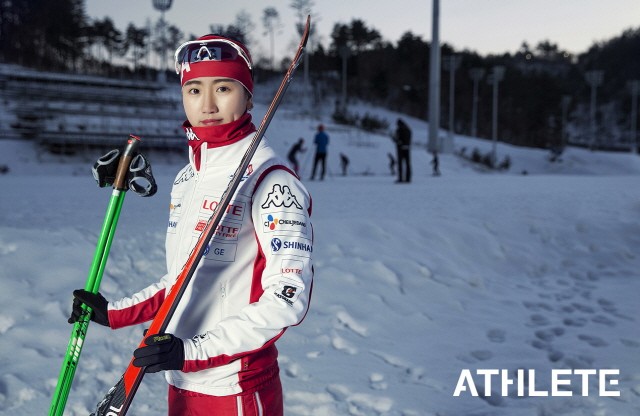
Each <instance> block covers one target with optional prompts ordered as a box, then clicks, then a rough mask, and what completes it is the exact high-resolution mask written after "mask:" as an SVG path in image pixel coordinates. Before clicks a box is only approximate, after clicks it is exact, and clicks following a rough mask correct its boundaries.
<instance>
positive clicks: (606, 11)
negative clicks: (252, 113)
mask: <svg viewBox="0 0 640 416" xmlns="http://www.w3.org/2000/svg"><path fill="white" fill-rule="evenodd" d="M290 4H291V0H271V1H266V2H262V1H260V2H258V1H255V0H235V1H233V2H221V1H212V0H174V1H173V3H172V5H171V8H170V9H169V10H168V11H167V12H166V19H167V20H168V21H169V22H170V23H172V24H174V25H176V26H178V27H179V28H180V29H181V30H182V31H183V32H184V33H185V35H186V36H188V35H189V34H195V35H198V36H199V35H202V34H205V33H209V25H210V24H223V25H225V26H226V25H228V24H231V23H233V21H234V20H235V17H236V15H237V14H238V12H240V11H241V10H245V11H247V12H248V13H249V14H250V16H251V19H252V21H253V22H254V23H255V26H256V28H255V30H254V31H253V33H251V34H250V36H251V37H252V38H253V39H254V43H253V44H252V45H251V47H252V50H253V54H254V55H256V54H257V53H256V51H255V49H256V45H262V46H263V47H264V49H265V53H264V55H265V56H266V55H268V51H266V49H267V48H268V43H267V42H266V41H265V39H266V36H265V35H264V28H263V26H262V22H261V20H262V13H263V10H264V9H265V8H266V7H275V8H276V10H278V12H279V14H280V18H281V20H282V26H283V28H282V31H281V32H280V33H279V34H278V35H277V36H276V40H275V43H276V46H275V50H276V52H275V53H276V56H280V57H282V56H286V55H287V52H288V51H289V50H291V48H292V47H293V45H294V42H297V39H296V37H297V36H296V35H295V31H294V23H295V21H296V17H295V11H294V10H293V9H292V8H291V7H290ZM313 4H314V5H313V7H312V21H313V23H314V24H315V25H316V31H317V33H318V34H319V36H320V38H319V39H320V42H321V43H322V44H323V45H325V46H327V45H328V44H329V42H330V35H331V31H332V29H333V26H334V25H335V24H336V23H344V24H348V23H350V22H351V21H352V19H362V20H363V21H364V22H365V24H366V25H367V27H369V28H374V29H376V30H378V32H380V33H381V35H382V37H383V38H384V39H385V40H388V41H391V42H396V41H397V40H398V39H400V37H401V36H402V34H404V33H405V32H407V31H411V32H412V33H413V34H415V35H420V36H421V37H422V38H423V39H424V40H427V41H429V40H430V39H431V19H432V13H431V8H432V1H428V0H402V1H398V2H394V3H392V2H389V1H388V0H350V1H343V0H341V1H336V0H323V1H320V0H316V1H315V2H314V3H313ZM392 4H397V6H396V7H392V6H391V5H392ZM86 12H87V14H88V15H89V17H91V18H103V17H105V16H110V17H111V18H112V19H113V20H114V22H115V23H116V26H117V27H118V28H120V29H121V30H124V29H125V28H126V26H127V25H128V23H129V22H133V23H135V24H136V25H137V26H142V25H145V24H146V21H147V19H149V18H151V19H153V20H155V19H158V17H159V15H160V13H159V12H158V11H156V10H155V9H154V8H153V3H152V1H151V0H138V1H134V2H132V1H130V0H109V1H103V0H87V1H86ZM639 17H640V2H639V1H637V0H608V1H603V0H562V1H557V0H527V1H512V0H442V1H440V38H441V41H443V42H446V43H448V44H450V45H452V46H453V47H454V48H455V49H458V50H460V49H468V50H472V51H476V52H478V53H480V54H482V55H487V54H501V53H504V52H511V53H512V52H515V51H516V50H518V49H519V47H520V46H521V44H522V42H524V41H526V42H527V43H529V45H530V46H535V45H536V44H538V42H540V41H543V40H550V41H551V42H553V43H556V44H557V45H558V46H559V47H560V48H561V49H563V50H567V51H569V52H572V53H580V52H584V51H586V50H587V49H588V48H589V47H590V46H591V45H592V44H593V43H594V42H599V41H603V40H608V39H610V38H612V37H614V36H617V35H620V34H621V33H622V31H623V30H625V29H629V28H637V27H639V26H640V21H639V20H638V18H639ZM254 58H255V56H254Z"/></svg>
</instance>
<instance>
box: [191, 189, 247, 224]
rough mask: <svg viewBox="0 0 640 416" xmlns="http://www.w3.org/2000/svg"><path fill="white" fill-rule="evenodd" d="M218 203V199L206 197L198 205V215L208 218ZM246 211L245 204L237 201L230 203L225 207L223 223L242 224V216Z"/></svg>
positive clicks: (216, 197)
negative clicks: (234, 222)
mask: <svg viewBox="0 0 640 416" xmlns="http://www.w3.org/2000/svg"><path fill="white" fill-rule="evenodd" d="M219 203H220V197H218V196H211V195H206V196H205V197H204V198H202V203H201V204H200V213H201V214H204V215H206V216H207V218H209V217H210V216H211V213H212V212H213V211H214V210H215V209H216V207H217V206H218V204H219ZM245 211H246V203H245V202H239V201H231V203H230V204H229V206H227V210H226V211H225V215H224V217H223V218H224V220H225V221H238V222H242V220H243V219H244V214H245Z"/></svg>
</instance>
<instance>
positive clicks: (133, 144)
mask: <svg viewBox="0 0 640 416" xmlns="http://www.w3.org/2000/svg"><path fill="white" fill-rule="evenodd" d="M139 145H140V138H139V137H137V136H134V135H133V134H130V135H129V140H128V141H127V145H126V146H125V148H124V151H123V152H122V156H121V157H120V163H119V164H118V171H117V172H116V178H115V180H114V182H113V188H114V189H117V190H118V191H126V190H127V186H128V183H127V180H126V179H127V174H128V172H129V165H130V164H131V159H133V157H134V156H135V155H136V153H137V150H138V146H139Z"/></svg>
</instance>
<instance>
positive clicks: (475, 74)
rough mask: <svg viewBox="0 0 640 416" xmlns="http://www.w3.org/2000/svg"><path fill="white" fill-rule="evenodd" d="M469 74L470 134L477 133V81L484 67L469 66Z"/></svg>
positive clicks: (475, 135)
mask: <svg viewBox="0 0 640 416" xmlns="http://www.w3.org/2000/svg"><path fill="white" fill-rule="evenodd" d="M469 75H470V76H471V79H472V80H473V105H472V106H473V108H472V110H471V136H473V137H477V135H478V82H479V81H480V80H481V79H482V77H483V76H484V68H471V70H470V71H469Z"/></svg>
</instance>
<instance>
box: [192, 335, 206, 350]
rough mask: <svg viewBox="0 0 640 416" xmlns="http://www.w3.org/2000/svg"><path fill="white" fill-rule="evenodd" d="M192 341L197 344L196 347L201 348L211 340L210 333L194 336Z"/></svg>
mask: <svg viewBox="0 0 640 416" xmlns="http://www.w3.org/2000/svg"><path fill="white" fill-rule="evenodd" d="M191 339H192V340H193V342H195V344H196V347H200V345H202V344H204V343H205V342H206V341H208V340H209V333H208V332H205V333H204V334H198V335H194V336H193V338H191Z"/></svg>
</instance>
